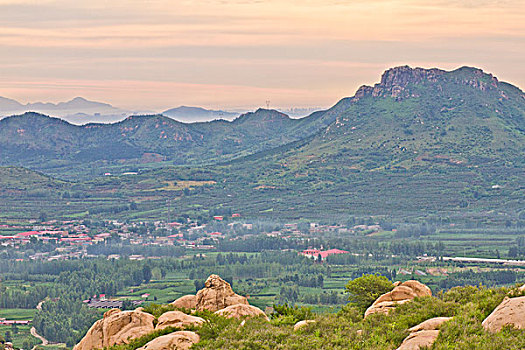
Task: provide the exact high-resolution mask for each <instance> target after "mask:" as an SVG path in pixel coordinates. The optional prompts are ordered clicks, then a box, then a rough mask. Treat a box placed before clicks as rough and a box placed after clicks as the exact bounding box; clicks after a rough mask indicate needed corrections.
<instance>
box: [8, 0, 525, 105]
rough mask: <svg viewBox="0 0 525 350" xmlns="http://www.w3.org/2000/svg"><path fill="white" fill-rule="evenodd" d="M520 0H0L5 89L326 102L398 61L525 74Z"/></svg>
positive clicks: (507, 76) (213, 101)
mask: <svg viewBox="0 0 525 350" xmlns="http://www.w3.org/2000/svg"><path fill="white" fill-rule="evenodd" d="M524 63H525V1H523V0H347V1H343V0H300V1H299V0H236V1H228V0H195V1H183V0H166V1H164V0H150V1H139V0H128V1H123V0H107V1H102V0H90V1H83V0H68V1H65V0H58V1H53V0H38V1H36V0H35V1H31V0H0V96H5V97H10V98H15V99H17V100H20V101H21V102H34V101H37V100H45V101H53V102H56V101H60V100H66V99H71V98H73V97H75V96H84V97H86V98H89V99H93V100H102V101H107V102H110V103H112V104H114V105H116V106H119V107H124V108H148V109H153V110H161V109H164V108H168V107H174V106H178V105H181V104H185V105H201V106H204V107H210V108H218V107H220V108H236V107H248V108H252V107H257V106H262V105H264V102H265V101H266V100H271V101H272V102H271V105H272V106H280V107H288V106H330V105H332V104H333V103H335V102H336V101H337V100H339V99H340V98H341V97H344V96H351V95H353V94H354V92H355V90H356V89H357V88H358V87H359V86H360V85H362V84H369V85H370V84H373V83H375V82H377V81H378V80H379V78H380V75H381V73H382V72H383V71H384V70H385V69H386V68H388V67H391V66H394V65H403V64H409V65H413V66H422V67H439V68H443V69H453V68H456V67H459V66H462V65H470V66H477V67H480V68H483V69H484V70H485V71H488V72H491V73H493V74H494V75H496V76H497V77H498V78H500V80H505V81H508V82H511V83H513V84H516V85H518V86H520V87H521V88H523V87H525V64H524Z"/></svg>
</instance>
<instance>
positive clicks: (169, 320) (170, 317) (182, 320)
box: [155, 311, 204, 330]
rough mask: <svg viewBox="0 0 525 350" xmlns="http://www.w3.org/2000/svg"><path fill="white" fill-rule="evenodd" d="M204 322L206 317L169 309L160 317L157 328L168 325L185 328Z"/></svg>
mask: <svg viewBox="0 0 525 350" xmlns="http://www.w3.org/2000/svg"><path fill="white" fill-rule="evenodd" d="M203 323H204V319H202V318H200V317H196V316H190V315H186V314H185V313H184V312H181V311H168V312H165V313H163V314H162V315H161V316H160V317H159V323H158V324H157V326H156V327H155V329H156V330H159V329H164V328H168V327H174V328H185V327H187V326H199V325H201V324H203Z"/></svg>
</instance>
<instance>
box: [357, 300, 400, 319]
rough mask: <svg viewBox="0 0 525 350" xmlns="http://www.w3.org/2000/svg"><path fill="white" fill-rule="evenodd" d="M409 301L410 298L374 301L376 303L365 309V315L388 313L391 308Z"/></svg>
mask: <svg viewBox="0 0 525 350" xmlns="http://www.w3.org/2000/svg"><path fill="white" fill-rule="evenodd" d="M408 301H410V300H409V299H406V300H399V301H382V302H379V303H376V302H374V304H372V306H370V307H369V308H368V309H367V310H366V311H365V317H367V316H368V315H371V314H387V313H389V312H390V310H392V309H394V308H395V307H396V306H398V305H401V304H404V303H406V302H408Z"/></svg>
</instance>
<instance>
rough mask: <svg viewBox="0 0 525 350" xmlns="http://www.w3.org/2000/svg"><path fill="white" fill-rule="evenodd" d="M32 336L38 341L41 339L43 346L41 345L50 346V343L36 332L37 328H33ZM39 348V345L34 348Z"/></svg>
mask: <svg viewBox="0 0 525 350" xmlns="http://www.w3.org/2000/svg"><path fill="white" fill-rule="evenodd" d="M31 335H32V336H33V337H35V338H38V339H40V340H41V341H42V344H40V345H43V346H46V345H48V344H49V342H48V341H47V339H46V338H44V337H43V336H41V335H40V334H38V333H37V332H36V328H35V327H31ZM37 346H38V345H35V346H34V347H33V350H34V349H35V348H36V347H37Z"/></svg>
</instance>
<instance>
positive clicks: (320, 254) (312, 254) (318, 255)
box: [299, 249, 350, 261]
mask: <svg viewBox="0 0 525 350" xmlns="http://www.w3.org/2000/svg"><path fill="white" fill-rule="evenodd" d="M299 254H301V255H303V256H306V257H308V258H312V259H315V260H318V261H323V260H326V258H328V257H329V256H330V255H339V254H350V252H347V251H346V250H341V249H330V250H324V251H321V250H319V249H305V250H303V251H302V252H300V253H299Z"/></svg>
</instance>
